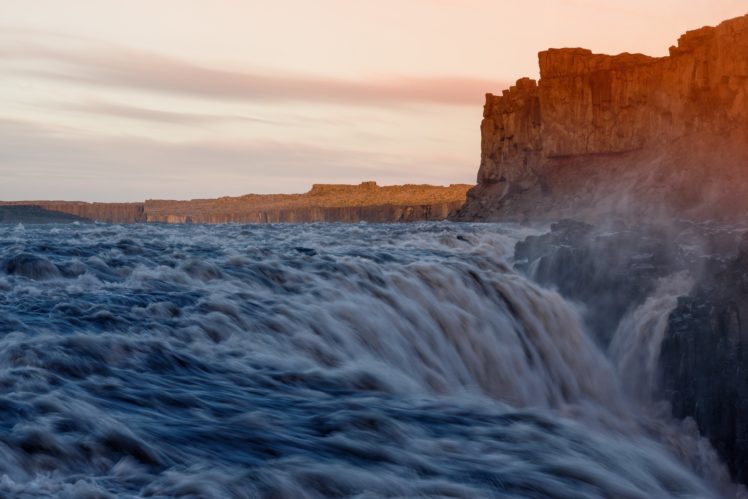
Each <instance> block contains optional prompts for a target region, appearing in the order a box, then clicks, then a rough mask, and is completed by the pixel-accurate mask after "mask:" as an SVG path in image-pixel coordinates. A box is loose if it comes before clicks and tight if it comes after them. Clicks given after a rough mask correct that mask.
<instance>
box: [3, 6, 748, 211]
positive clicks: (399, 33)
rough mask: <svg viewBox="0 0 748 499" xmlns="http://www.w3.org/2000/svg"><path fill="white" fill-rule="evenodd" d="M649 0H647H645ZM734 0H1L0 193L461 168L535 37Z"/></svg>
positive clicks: (587, 31) (638, 29)
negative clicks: (485, 108) (488, 98)
mask: <svg viewBox="0 0 748 499" xmlns="http://www.w3.org/2000/svg"><path fill="white" fill-rule="evenodd" d="M653 4H656V5H653ZM747 12H748V6H747V5H746V4H745V2H744V0H739V1H738V0H709V1H705V0H704V1H702V0H681V1H675V0H658V1H657V2H652V1H651V0H649V1H643V0H625V1H624V0H607V1H606V0H525V1H524V2H517V1H516V0H513V1H501V0H398V1H396V0H376V1H375V0H315V1H309V0H274V1H273V2H267V1H255V0H210V1H209V0H158V1H154V0H129V1H127V2H124V1H120V0H66V1H64V2H61V1H59V0H3V5H2V15H0V175H1V178H2V183H0V199H5V200H15V199H51V198H54V199H82V200H98V201H123V200H141V199H145V198H179V199H185V198H193V197H213V196H221V195H239V194H244V193H249V192H257V193H268V192H302V191H305V190H307V189H308V188H309V186H310V185H311V184H312V183H314V182H347V183H357V182H360V181H362V180H377V181H378V182H379V183H380V184H392V183H433V184H449V183H457V182H464V183H472V182H473V181H474V179H475V174H476V172H477V166H478V162H479V154H480V151H479V144H480V137H479V130H478V127H479V124H480V118H481V112H482V109H481V106H482V103H483V94H484V93H485V92H499V91H501V90H502V88H503V87H504V86H505V85H506V84H507V83H510V82H513V81H514V80H516V79H517V78H519V77H522V76H531V77H536V76H537V52H538V51H540V50H544V49H546V48H549V47H565V46H581V47H586V48H590V49H592V50H594V51H595V52H604V53H619V52H625V51H628V52H643V53H646V54H649V55H665V54H667V49H668V47H669V46H670V45H672V44H674V43H675V42H676V40H677V38H678V36H679V35H680V34H682V33H683V32H685V31H686V30H688V29H694V28H698V27H701V26H703V25H713V24H716V23H718V22H719V21H721V20H724V19H727V18H730V17H735V16H738V15H742V14H745V13H747Z"/></svg>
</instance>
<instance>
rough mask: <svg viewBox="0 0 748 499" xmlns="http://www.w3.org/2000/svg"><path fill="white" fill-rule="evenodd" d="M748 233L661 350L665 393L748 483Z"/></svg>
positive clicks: (679, 316)
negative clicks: (692, 420)
mask: <svg viewBox="0 0 748 499" xmlns="http://www.w3.org/2000/svg"><path fill="white" fill-rule="evenodd" d="M747 318H748V236H745V237H744V238H743V241H742V243H741V247H740V253H739V255H738V257H737V258H736V259H735V260H734V261H732V262H731V263H730V264H729V265H728V266H727V268H726V269H725V270H723V271H722V272H720V273H718V274H717V275H715V276H710V278H709V279H707V280H705V281H704V282H702V283H701V284H700V285H699V286H698V287H697V289H696V290H694V292H693V293H691V294H690V295H689V296H687V297H683V298H681V299H680V300H679V302H678V307H677V308H676V309H675V310H674V311H673V313H672V314H671V316H670V319H669V324H668V333H667V335H666V337H665V339H664V341H663V344H662V349H661V354H660V370H661V375H660V377H661V379H662V394H663V396H664V397H665V398H667V399H668V400H670V402H671V404H672V408H673V414H674V415H675V416H677V417H680V418H683V417H686V416H690V417H692V418H693V419H694V420H695V421H696V423H697V424H698V426H699V430H700V431H701V433H702V434H703V435H705V436H707V437H708V438H709V440H710V441H711V442H712V445H714V447H715V449H717V451H719V453H720V454H721V455H722V456H723V458H724V459H725V461H726V463H727V465H728V466H729V468H730V471H731V472H732V473H733V476H734V477H735V478H736V479H737V480H739V481H741V482H743V483H748V371H746V367H748V324H746V319H747Z"/></svg>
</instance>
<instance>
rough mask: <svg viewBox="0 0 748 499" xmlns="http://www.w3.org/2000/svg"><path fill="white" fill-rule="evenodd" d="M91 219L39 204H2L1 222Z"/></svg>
mask: <svg viewBox="0 0 748 499" xmlns="http://www.w3.org/2000/svg"><path fill="white" fill-rule="evenodd" d="M72 222H90V220H88V219H85V218H81V217H77V216H75V215H70V214H68V213H61V212H59V211H52V210H45V209H44V208H40V207H39V206H0V224H19V223H22V224H54V223H72Z"/></svg>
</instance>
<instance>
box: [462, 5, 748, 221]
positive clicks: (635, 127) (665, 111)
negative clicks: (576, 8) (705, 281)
mask: <svg viewBox="0 0 748 499" xmlns="http://www.w3.org/2000/svg"><path fill="white" fill-rule="evenodd" d="M539 64H540V80H539V81H537V82H536V81H534V80H530V79H527V78H524V79H521V80H519V81H518V82H517V84H516V85H515V86H512V87H511V88H509V89H508V90H505V91H504V92H503V93H502V95H498V96H497V95H492V94H488V95H487V96H486V104H485V107H484V113H483V122H482V124H481V137H482V140H481V164H480V169H479V172H478V185H476V186H475V187H474V188H473V189H471V191H470V193H469V194H468V201H467V203H466V205H465V206H464V207H463V209H461V210H460V211H459V212H458V213H457V214H456V216H455V218H457V219H461V220H492V219H496V220H507V219H509V220H527V219H554V218H560V217H564V216H575V217H577V218H588V219H592V218H596V216H601V215H603V216H607V215H610V214H615V213H628V212H630V211H631V210H634V211H642V212H643V211H647V212H652V211H653V210H654V211H656V212H658V213H669V214H673V213H677V214H678V215H683V214H685V215H687V216H692V217H694V218H705V217H715V216H718V217H724V216H728V217H730V216H738V215H743V214H745V213H746V212H748V196H746V194H747V193H748V174H747V169H748V16H744V17H740V18H736V19H732V20H729V21H725V22H723V23H722V24H720V25H719V26H717V27H706V28H702V29H699V30H695V31H690V32H688V33H686V34H685V35H683V36H682V37H681V38H680V39H679V40H678V44H677V46H674V47H671V48H670V55H669V56H667V57H660V58H654V57H648V56H645V55H640V54H620V55H616V56H609V55H599V54H593V53H592V52H590V51H589V50H585V49H579V48H573V49H551V50H548V51H545V52H541V53H540V54H539Z"/></svg>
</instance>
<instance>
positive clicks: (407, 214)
mask: <svg viewBox="0 0 748 499" xmlns="http://www.w3.org/2000/svg"><path fill="white" fill-rule="evenodd" d="M469 187H470V186H468V185H451V186H448V187H439V186H430V185H395V186H384V187H380V186H378V185H377V184H376V183H375V182H363V183H361V184H359V185H344V184H315V185H314V186H313V187H312V189H311V190H310V191H309V192H307V193H305V194H270V195H259V194H250V195H247V196H240V197H225V198H219V199H194V200H191V201H159V200H148V201H146V202H145V213H146V218H147V221H148V222H162V223H225V222H240V223H282V222H289V223H300V222H359V221H366V222H413V221H418V220H444V219H446V218H447V215H449V213H450V212H452V211H454V210H457V209H458V208H460V207H461V206H462V205H463V203H464V202H465V196H466V193H467V190H468V188H469Z"/></svg>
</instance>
